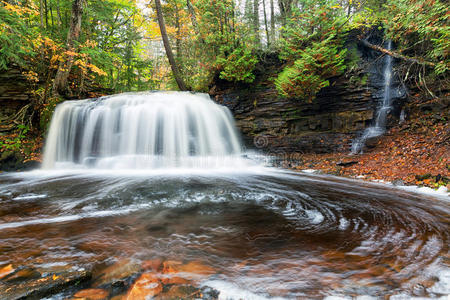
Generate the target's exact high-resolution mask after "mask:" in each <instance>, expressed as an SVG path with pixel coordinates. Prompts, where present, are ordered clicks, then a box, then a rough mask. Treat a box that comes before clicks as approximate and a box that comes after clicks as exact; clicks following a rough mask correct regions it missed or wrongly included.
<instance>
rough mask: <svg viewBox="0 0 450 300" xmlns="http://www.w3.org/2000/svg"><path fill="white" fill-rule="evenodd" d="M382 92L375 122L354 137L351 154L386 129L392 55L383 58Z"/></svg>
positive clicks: (390, 47) (357, 151)
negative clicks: (359, 135) (358, 135)
mask: <svg viewBox="0 0 450 300" xmlns="http://www.w3.org/2000/svg"><path fill="white" fill-rule="evenodd" d="M386 48H387V49H388V50H391V49H392V41H391V40H389V41H388V42H387V47H386ZM383 77H384V93H383V100H382V102H381V105H380V107H379V108H378V110H377V113H376V117H375V124H374V125H373V126H371V127H369V128H367V129H366V130H365V131H364V133H363V134H362V136H361V137H359V138H357V139H355V140H354V141H353V143H352V151H351V153H352V154H357V153H362V151H363V147H364V145H365V144H366V141H367V140H368V139H370V138H375V137H378V136H380V135H383V134H384V133H385V131H386V123H387V116H388V114H389V112H390V111H391V109H392V103H391V100H392V97H391V84H392V56H390V55H386V56H385V58H384V71H383Z"/></svg>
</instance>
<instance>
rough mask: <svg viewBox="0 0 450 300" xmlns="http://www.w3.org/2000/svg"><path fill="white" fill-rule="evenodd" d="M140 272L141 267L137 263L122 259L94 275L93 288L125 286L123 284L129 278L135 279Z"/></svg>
mask: <svg viewBox="0 0 450 300" xmlns="http://www.w3.org/2000/svg"><path fill="white" fill-rule="evenodd" d="M140 271H141V265H140V264H139V263H138V262H137V261H133V260H131V259H124V260H121V261H118V262H117V263H115V264H113V265H111V266H109V267H107V268H105V269H103V270H101V271H100V272H98V273H97V274H95V275H94V279H95V283H94V286H96V287H98V286H103V285H113V286H118V285H126V284H125V282H126V281H129V280H130V278H131V279H132V278H133V277H134V278H135V277H136V276H137V275H138V273H139V272H140ZM121 283H122V284H121Z"/></svg>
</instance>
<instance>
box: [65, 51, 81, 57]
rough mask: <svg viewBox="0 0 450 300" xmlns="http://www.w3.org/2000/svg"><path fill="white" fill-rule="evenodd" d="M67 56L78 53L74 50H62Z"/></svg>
mask: <svg viewBox="0 0 450 300" xmlns="http://www.w3.org/2000/svg"><path fill="white" fill-rule="evenodd" d="M64 53H65V54H66V55H67V56H72V57H73V56H77V55H78V53H76V52H74V51H72V50H67V51H65V52H64Z"/></svg>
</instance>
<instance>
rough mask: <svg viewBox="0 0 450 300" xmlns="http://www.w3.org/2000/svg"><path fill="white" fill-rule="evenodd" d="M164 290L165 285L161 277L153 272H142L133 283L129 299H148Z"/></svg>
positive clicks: (128, 295)
mask: <svg viewBox="0 0 450 300" xmlns="http://www.w3.org/2000/svg"><path fill="white" fill-rule="evenodd" d="M162 291H163V285H162V283H161V281H160V280H159V278H158V277H157V276H156V275H155V274H152V273H145V274H142V275H141V276H140V277H139V278H138V280H136V282H135V283H134V284H133V286H132V287H131V290H130V291H129V292H128V294H127V298H126V299H127V300H141V299H148V298H151V297H154V296H156V295H158V294H160V293H161V292H162Z"/></svg>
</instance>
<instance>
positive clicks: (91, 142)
mask: <svg viewBox="0 0 450 300" xmlns="http://www.w3.org/2000/svg"><path fill="white" fill-rule="evenodd" d="M240 154H241V144H240V141H239V138H238V134H237V131H236V129H235V127H234V120H233V117H232V115H231V113H230V111H229V110H228V109H227V108H226V107H223V106H220V105H218V104H216V103H214V102H213V101H212V100H211V99H210V97H209V96H208V95H207V94H193V93H189V92H146V93H134V94H128V93H127V94H119V95H114V96H108V97H102V98H99V99H97V100H76V101H66V102H64V103H62V104H60V105H58V106H57V108H56V110H55V113H54V115H53V118H52V121H51V125H50V129H49V133H48V137H47V141H46V146H45V151H44V161H43V168H44V169H54V168H56V169H60V168H73V167H75V168H79V167H82V168H86V167H89V168H101V169H114V168H122V169H152V168H170V167H174V168H178V167H206V168H212V167H217V166H230V163H231V162H236V161H237V160H236V159H235V158H236V157H240Z"/></svg>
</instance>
